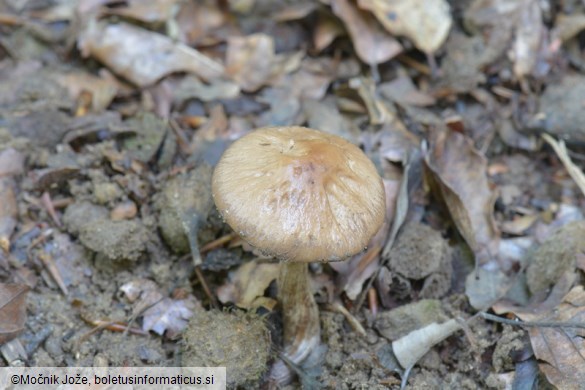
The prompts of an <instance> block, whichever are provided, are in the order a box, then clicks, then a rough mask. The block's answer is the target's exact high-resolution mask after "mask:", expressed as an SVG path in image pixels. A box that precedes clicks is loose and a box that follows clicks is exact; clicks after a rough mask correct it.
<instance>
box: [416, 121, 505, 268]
mask: <svg viewBox="0 0 585 390" xmlns="http://www.w3.org/2000/svg"><path fill="white" fill-rule="evenodd" d="M432 138H433V139H432V141H431V145H430V148H429V150H427V151H425V163H426V166H427V167H428V169H429V170H430V171H431V175H432V180H433V181H434V182H436V184H437V187H438V188H437V191H439V193H440V195H441V196H442V198H443V199H444V201H445V204H446V206H447V209H448V210H449V213H450V214H451V218H452V219H453V222H454V223H455V226H457V229H458V230H459V232H460V233H461V235H462V236H463V238H464V239H465V241H466V242H467V244H468V245H469V246H470V248H471V249H472V250H473V251H474V253H475V254H476V261H478V263H479V264H484V263H487V262H489V261H490V260H492V259H493V256H494V255H495V254H496V253H497V241H498V239H499V232H498V229H497V227H496V225H495V220H494V215H493V210H494V203H495V200H496V193H495V192H494V191H493V190H492V189H491V188H490V185H489V183H488V179H487V174H486V172H487V162H486V159H485V157H484V156H482V155H481V154H480V153H479V152H478V151H477V150H476V149H475V148H474V146H473V143H472V141H471V140H470V139H469V138H468V137H466V136H464V135H463V134H460V133H457V132H454V131H452V130H448V129H447V130H441V129H437V130H436V131H434V132H433V134H432ZM437 195H438V194H437Z"/></svg>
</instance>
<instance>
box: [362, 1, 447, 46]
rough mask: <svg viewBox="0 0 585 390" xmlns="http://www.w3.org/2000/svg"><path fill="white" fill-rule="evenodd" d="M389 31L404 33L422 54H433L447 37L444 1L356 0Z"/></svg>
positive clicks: (445, 5)
mask: <svg viewBox="0 0 585 390" xmlns="http://www.w3.org/2000/svg"><path fill="white" fill-rule="evenodd" d="M358 5H359V6H360V7H361V8H363V9H367V10H369V11H371V12H372V13H373V14H374V15H375V16H376V18H377V19H378V20H379V21H380V23H381V24H382V25H383V26H384V28H386V30H388V31H389V32H391V33H392V34H396V35H404V36H406V37H407V38H409V39H410V40H412V42H413V43H414V44H415V46H416V47H417V48H419V49H420V50H421V51H423V52H425V53H434V52H435V51H436V50H437V49H438V48H439V47H440V46H441V45H442V44H443V42H445V39H446V38H447V34H449V30H450V29H451V25H452V24H453V20H452V18H451V12H450V9H449V3H447V1H445V0H431V1H429V0H394V1H387V0H358Z"/></svg>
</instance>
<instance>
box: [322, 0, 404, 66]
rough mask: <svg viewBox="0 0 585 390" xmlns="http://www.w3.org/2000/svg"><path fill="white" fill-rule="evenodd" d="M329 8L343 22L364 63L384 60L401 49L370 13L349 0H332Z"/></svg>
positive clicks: (371, 63) (372, 63)
mask: <svg viewBox="0 0 585 390" xmlns="http://www.w3.org/2000/svg"><path fill="white" fill-rule="evenodd" d="M331 8H332V10H333V13H334V14H335V15H337V16H338V17H339V18H340V19H341V20H342V21H343V23H344V24H345V27H346V28H347V30H348V31H349V35H350V36H351V40H352V42H353V47H354V49H355V51H356V53H357V55H358V57H360V59H361V60H362V61H364V62H365V63H366V64H369V65H376V64H380V63H382V62H386V61H388V60H389V59H391V58H393V57H395V56H397V55H398V54H400V52H401V51H402V46H401V45H400V43H398V41H397V40H395V39H394V38H392V37H391V36H390V35H389V34H388V33H387V32H386V31H384V30H383V29H382V27H381V26H380V25H379V24H378V22H377V21H376V19H375V18H374V17H373V16H372V15H370V14H368V13H367V12H364V11H362V10H360V9H359V8H357V7H356V6H355V4H353V3H352V2H351V1H350V0H332V1H331Z"/></svg>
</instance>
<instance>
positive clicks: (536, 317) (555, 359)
mask: <svg viewBox="0 0 585 390" xmlns="http://www.w3.org/2000/svg"><path fill="white" fill-rule="evenodd" d="M513 313H514V314H515V315H516V316H518V317H519V318H521V319H522V320H523V321H530V322H549V323H556V324H557V326H553V327H538V326H536V327H530V328H529V330H528V334H529V336H530V343H531V344H532V349H533V350H534V354H535V355H536V358H537V359H538V360H539V367H540V370H541V371H542V372H543V373H544V374H545V375H546V378H547V379H548V380H549V382H550V383H552V384H553V385H555V386H556V387H557V388H558V389H581V388H582V387H583V383H585V342H583V338H584V337H585V330H584V329H583V328H571V327H563V326H561V323H569V324H570V323H578V324H583V323H585V290H584V288H583V286H576V287H574V288H573V289H571V290H570V291H569V292H568V293H567V294H566V295H565V297H564V298H563V301H562V302H561V304H560V305H555V306H554V307H552V308H551V307H548V308H547V305H546V304H543V305H542V307H541V308H536V309H535V310H523V309H518V310H514V311H513Z"/></svg>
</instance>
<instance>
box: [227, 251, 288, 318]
mask: <svg viewBox="0 0 585 390" xmlns="http://www.w3.org/2000/svg"><path fill="white" fill-rule="evenodd" d="M279 270H280V264H279V263H259V262H258V261H256V260H253V261H250V262H248V263H245V264H242V265H241V266H240V268H238V270H237V271H236V273H235V274H234V276H233V277H232V278H230V279H231V280H230V281H229V282H227V283H226V284H224V285H223V286H221V287H219V289H218V290H217V297H218V298H219V300H220V301H221V302H222V303H227V302H233V303H234V304H235V305H236V306H238V307H241V308H243V309H252V308H255V307H258V306H266V305H267V304H269V303H270V302H268V301H267V299H269V298H264V292H265V291H266V289H267V288H268V286H269V285H270V283H272V282H273V281H275V280H276V278H278V273H279Z"/></svg>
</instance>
